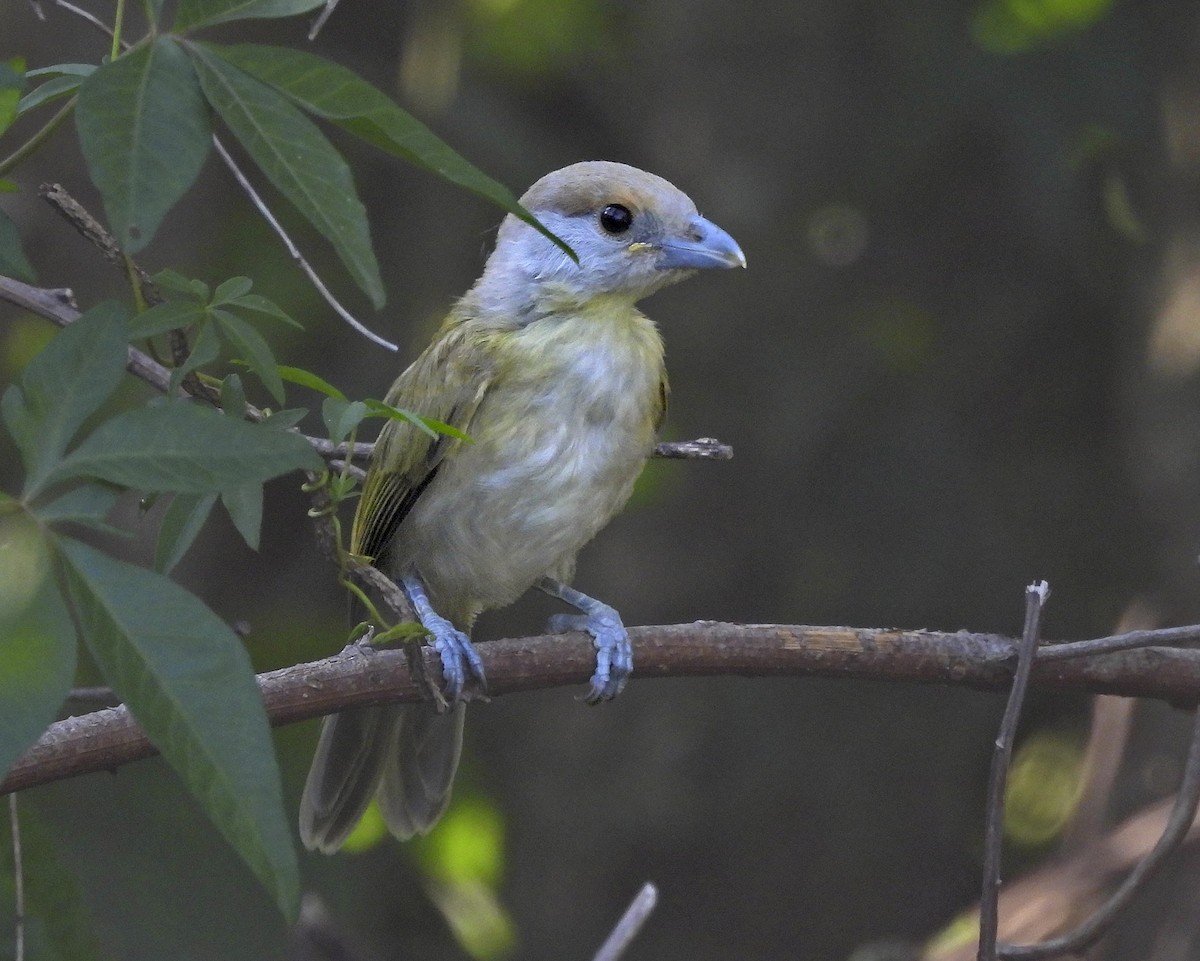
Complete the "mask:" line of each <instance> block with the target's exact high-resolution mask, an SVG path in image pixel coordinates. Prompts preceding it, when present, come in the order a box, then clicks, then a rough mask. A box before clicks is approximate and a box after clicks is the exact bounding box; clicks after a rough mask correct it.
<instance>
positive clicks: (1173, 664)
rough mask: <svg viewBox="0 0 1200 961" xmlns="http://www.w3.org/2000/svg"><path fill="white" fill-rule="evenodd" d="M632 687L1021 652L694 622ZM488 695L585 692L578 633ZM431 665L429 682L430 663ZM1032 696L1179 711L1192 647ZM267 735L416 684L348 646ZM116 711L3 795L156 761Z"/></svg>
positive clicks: (1003, 684) (945, 678)
mask: <svg viewBox="0 0 1200 961" xmlns="http://www.w3.org/2000/svg"><path fill="white" fill-rule="evenodd" d="M629 634H630V638H631V639H632V641H633V645H634V662H635V664H636V665H637V667H636V671H635V674H636V677H637V678H638V679H639V681H644V680H646V679H648V678H652V677H680V676H688V675H690V676H700V675H739V676H767V675H793V676H797V677H842V678H871V679H876V680H889V681H918V682H924V683H937V684H952V685H957V686H966V687H974V688H980V689H984V690H1002V689H1006V688H1007V687H1008V686H1009V684H1010V683H1011V681H1012V671H1013V667H1014V665H1015V652H1016V642H1015V641H1014V640H1013V639H1011V638H1007V637H1003V636H1000V635H996V634H968V633H966V632H958V633H955V634H943V633H937V632H932V631H890V630H873V629H855V628H848V627H806V626H801V625H788V624H724V623H720V622H716V621H697V622H696V623H694V624H674V625H667V626H661V627H635V628H631V629H630V631H629ZM479 652H480V655H481V656H482V657H483V662H484V667H485V669H486V671H487V676H488V693H489V694H490V695H492V696H497V695H504V694H511V693H515V692H517V691H531V690H536V689H539V688H549V687H563V686H567V685H573V684H584V683H585V682H586V681H587V680H588V679H589V678H590V677H591V674H592V671H593V670H594V668H595V662H594V658H595V652H594V651H593V649H592V644H591V639H590V638H588V637H587V636H585V635H581V634H566V635H558V636H545V637H527V638H518V639H515V640H501V641H488V642H485V643H482V644H480V645H479ZM426 658H427V661H426V664H427V666H428V669H429V671H430V673H431V674H432V676H434V677H437V676H438V674H437V671H438V665H437V659H436V656H435V655H432V654H431V653H429V652H428V651H426ZM1032 683H1033V685H1034V687H1035V688H1044V689H1048V688H1054V689H1059V690H1073V691H1081V692H1088V693H1093V694H1121V695H1125V696H1128V697H1153V698H1159V699H1162V700H1166V701H1171V702H1174V703H1179V704H1189V705H1190V704H1195V703H1196V702H1197V700H1200V651H1198V650H1182V649H1176V648H1162V647H1148V648H1143V649H1140V650H1135V651H1125V652H1119V653H1111V654H1102V655H1098V656H1095V657H1076V658H1071V659H1067V660H1048V659H1047V660H1042V659H1039V660H1038V661H1037V662H1036V663H1035V665H1034V668H1033V678H1032ZM259 684H260V686H261V687H262V691H263V699H264V701H265V703H266V708H267V714H268V716H269V717H270V720H271V723H272V724H273V725H282V724H291V723H293V722H296V721H303V720H307V719H309V718H314V717H319V716H321V715H324V714H330V713H333V712H335V711H339V710H342V709H344V708H347V707H353V706H356V705H361V704H371V703H378V702H381V701H409V702H411V701H417V700H420V699H421V698H422V697H423V696H424V695H423V688H422V687H421V685H420V684H419V682H417V681H415V680H414V679H413V677H412V674H411V673H410V671H409V667H408V661H407V658H406V656H405V654H404V652H403V651H400V650H387V651H378V652H375V653H370V654H363V653H358V652H355V651H353V650H351V651H348V652H343V653H342V654H339V655H337V656H336V657H331V658H327V659H325V660H323V661H315V662H313V663H311V664H298V665H296V666H294V667H289V668H284V669H283V670H279V671H272V672H270V673H268V674H263V675H262V676H260V677H259ZM155 753H156V751H155V749H154V747H153V746H152V745H151V744H150V743H149V741H147V740H146V738H145V736H144V735H143V734H142V733H141V731H140V729H139V728H138V727H137V725H136V723H135V722H134V721H133V719H132V718H131V717H130V715H129V713H128V712H127V711H126V709H125V708H123V707H117V708H110V709H107V710H103V711H97V712H95V713H94V714H88V715H86V716H84V717H79V718H70V719H68V720H65V721H59V722H58V723H56V724H54V725H52V726H51V728H50V730H49V731H47V732H46V734H45V735H43V737H42V738H41V740H39V741H38V743H37V744H36V745H34V747H33V748H32V749H31V750H30V751H29V752H28V753H27V754H26V755H25V757H24V758H22V759H21V760H20V761H18V762H17V764H16V766H15V767H13V769H12V770H11V771H10V772H9V775H8V777H7V778H6V779H5V780H4V781H3V782H0V793H8V792H10V791H18V790H23V789H25V788H29V787H34V786H35V785H38V784H46V783H49V782H51V781H57V780H61V779H63V778H68V777H74V776H77V775H80V774H86V773H90V772H93V771H103V770H111V769H113V768H116V767H118V766H120V765H121V764H125V763H127V762H129V761H134V760H137V759H139V758H144V757H149V756H151V755H153V754H155Z"/></svg>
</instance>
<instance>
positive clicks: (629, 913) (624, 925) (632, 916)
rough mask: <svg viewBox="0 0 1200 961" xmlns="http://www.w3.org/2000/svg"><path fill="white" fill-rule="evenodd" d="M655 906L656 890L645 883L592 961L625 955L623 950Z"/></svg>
mask: <svg viewBox="0 0 1200 961" xmlns="http://www.w3.org/2000/svg"><path fill="white" fill-rule="evenodd" d="M656 904H658V888H656V887H655V886H654V884H653V883H652V882H650V881H647V882H646V883H645V884H643V885H642V889H641V890H640V891H639V892H638V893H637V896H636V897H634V899H633V900H632V901H631V902H630V904H629V907H627V908H626V909H625V913H624V914H622V915H621V920H620V921H618V922H617V925H616V927H614V928H613V929H612V934H610V935H609V936H608V938H607V939H606V940H605V942H604V944H602V945H601V946H600V950H599V951H597V952H596V955H595V957H594V958H593V959H592V961H617V958H619V957H620V956H621V955H622V954H624V953H625V949H626V948H628V947H629V945H630V944H631V943H632V941H633V939H634V938H636V937H637V936H638V932H639V931H641V930H642V925H644V924H645V923H646V919H647V918H649V917H650V912H652V911H653V910H654V906H655V905H656Z"/></svg>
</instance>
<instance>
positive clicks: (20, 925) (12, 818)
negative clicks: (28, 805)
mask: <svg viewBox="0 0 1200 961" xmlns="http://www.w3.org/2000/svg"><path fill="white" fill-rule="evenodd" d="M8 820H9V826H10V827H11V828H12V853H13V891H14V900H15V905H14V909H15V910H14V915H13V927H14V929H15V930H14V941H15V953H14V955H13V957H14V959H15V961H25V865H24V861H23V858H22V855H21V818H20V816H19V815H18V813H17V796H16V795H15V794H10V795H9V796H8Z"/></svg>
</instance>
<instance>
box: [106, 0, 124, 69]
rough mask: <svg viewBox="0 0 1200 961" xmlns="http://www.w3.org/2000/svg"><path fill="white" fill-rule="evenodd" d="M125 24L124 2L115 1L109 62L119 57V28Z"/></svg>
mask: <svg viewBox="0 0 1200 961" xmlns="http://www.w3.org/2000/svg"><path fill="white" fill-rule="evenodd" d="M124 23H125V0H117V12H116V15H115V16H114V17H113V35H112V53H110V54H109V59H110V60H116V59H117V57H119V56H120V55H121V27H122V25H123V24H124Z"/></svg>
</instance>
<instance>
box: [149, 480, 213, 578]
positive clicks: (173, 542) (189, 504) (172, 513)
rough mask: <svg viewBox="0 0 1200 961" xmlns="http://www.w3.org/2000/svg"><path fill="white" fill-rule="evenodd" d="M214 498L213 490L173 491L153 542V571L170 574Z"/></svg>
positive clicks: (200, 525)
mask: <svg viewBox="0 0 1200 961" xmlns="http://www.w3.org/2000/svg"><path fill="white" fill-rule="evenodd" d="M216 502H217V495H216V494H176V495H175V496H174V497H172V498H171V503H170V504H168V505H167V509H166V511H165V512H164V513H163V518H162V523H161V524H160V525H159V527H158V542H157V543H156V544H155V545H154V569H155V570H156V571H158V572H159V573H160V574H170V573H171V571H172V570H174V568H175V565H176V564H178V563H179V562H180V561H181V560H182V559H183V555H184V554H186V553H187V552H188V549H189V548H191V546H192V543H193V542H194V541H195V540H196V535H197V534H199V533H200V528H201V527H203V526H204V522H205V521H206V520H208V515H209V513H210V512H211V511H212V508H213V504H215V503H216Z"/></svg>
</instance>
